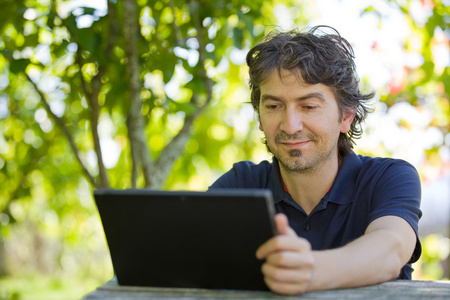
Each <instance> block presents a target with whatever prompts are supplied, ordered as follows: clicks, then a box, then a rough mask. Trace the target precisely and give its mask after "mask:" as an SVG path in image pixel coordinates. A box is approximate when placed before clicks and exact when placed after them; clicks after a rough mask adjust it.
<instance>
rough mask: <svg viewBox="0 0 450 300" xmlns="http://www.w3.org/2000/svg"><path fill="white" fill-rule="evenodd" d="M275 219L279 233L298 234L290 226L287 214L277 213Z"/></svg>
mask: <svg viewBox="0 0 450 300" xmlns="http://www.w3.org/2000/svg"><path fill="white" fill-rule="evenodd" d="M274 220H275V227H276V228H277V232H278V234H279V235H290V236H297V234H296V233H295V231H294V230H293V229H292V228H291V227H289V221H288V218H287V217H286V215H285V214H276V215H275V217H274Z"/></svg>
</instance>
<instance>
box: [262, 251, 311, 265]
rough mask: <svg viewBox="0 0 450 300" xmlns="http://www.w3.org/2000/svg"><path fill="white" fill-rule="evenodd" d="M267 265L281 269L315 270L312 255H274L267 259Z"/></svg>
mask: <svg viewBox="0 0 450 300" xmlns="http://www.w3.org/2000/svg"><path fill="white" fill-rule="evenodd" d="M266 263H267V264H269V265H272V266H276V267H280V268H304V269H305V268H311V269H312V268H313V266H314V260H313V257H312V256H311V255H308V254H303V253H298V252H291V251H284V252H278V253H273V254H272V255H269V256H268V257H267V258H266Z"/></svg>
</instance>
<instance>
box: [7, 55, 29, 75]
mask: <svg viewBox="0 0 450 300" xmlns="http://www.w3.org/2000/svg"><path fill="white" fill-rule="evenodd" d="M29 64H30V60H29V59H28V58H21V59H14V60H12V61H11V63H10V70H11V72H13V73H14V74H19V73H21V72H25V69H26V68H27V67H28V65H29Z"/></svg>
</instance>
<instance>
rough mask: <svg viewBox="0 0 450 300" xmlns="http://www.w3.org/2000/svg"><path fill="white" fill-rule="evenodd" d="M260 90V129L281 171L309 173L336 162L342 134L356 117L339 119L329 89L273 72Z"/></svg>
mask: <svg viewBox="0 0 450 300" xmlns="http://www.w3.org/2000/svg"><path fill="white" fill-rule="evenodd" d="M299 79H300V80H299ZM260 90H261V98H260V105H259V116H260V129H261V130H262V131H264V134H265V137H266V140H267V147H268V148H269V151H270V152H272V154H273V155H274V156H275V157H276V158H277V159H278V160H279V162H280V167H281V168H283V169H285V170H286V171H294V172H309V171H314V170H315V169H316V168H317V167H320V166H323V165H326V163H327V162H329V161H330V160H336V161H337V159H338V150H337V142H338V139H339V134H340V133H341V132H343V133H346V132H348V131H349V129H350V125H351V123H352V121H353V118H354V116H353V114H350V113H346V112H344V113H343V115H342V117H341V116H340V113H339V109H338V105H337V101H336V98H335V96H334V94H333V92H332V90H331V89H330V88H329V87H328V86H326V85H323V84H314V85H309V84H305V83H304V82H303V80H301V76H300V77H299V76H295V74H292V73H291V72H290V71H287V70H282V71H281V76H280V75H279V73H278V72H277V71H274V72H272V74H271V75H270V76H269V78H268V80H267V81H266V82H265V83H263V84H261V86H260Z"/></svg>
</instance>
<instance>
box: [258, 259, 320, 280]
mask: <svg viewBox="0 0 450 300" xmlns="http://www.w3.org/2000/svg"><path fill="white" fill-rule="evenodd" d="M261 272H262V273H263V275H264V277H265V278H267V279H269V280H271V281H276V282H285V283H298V284H302V283H305V282H309V281H310V280H311V277H312V266H308V267H302V268H279V267H277V266H273V265H271V264H268V263H264V264H263V265H262V266H261Z"/></svg>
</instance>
